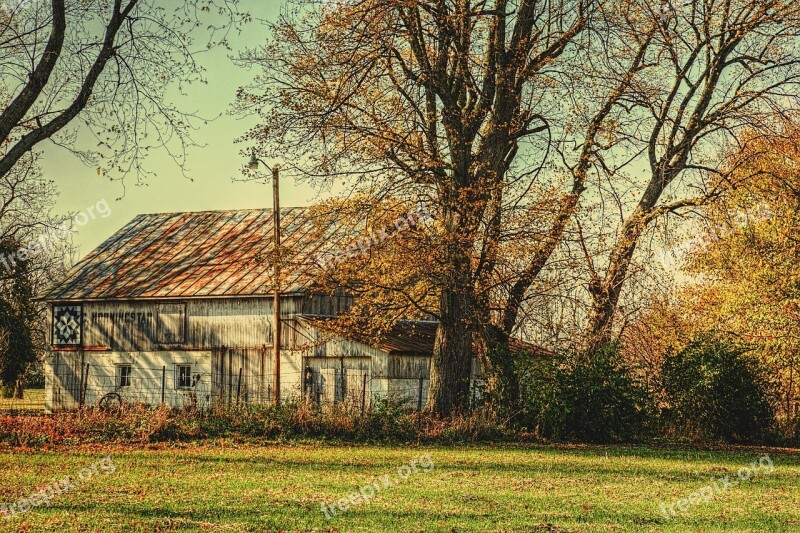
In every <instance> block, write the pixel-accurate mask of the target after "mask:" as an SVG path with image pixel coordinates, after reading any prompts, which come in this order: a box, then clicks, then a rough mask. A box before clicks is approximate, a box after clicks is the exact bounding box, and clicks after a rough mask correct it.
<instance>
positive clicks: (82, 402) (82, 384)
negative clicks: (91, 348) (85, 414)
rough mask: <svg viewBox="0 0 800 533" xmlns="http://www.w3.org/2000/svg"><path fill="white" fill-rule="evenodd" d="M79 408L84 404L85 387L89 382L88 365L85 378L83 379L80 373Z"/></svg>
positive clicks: (87, 364)
mask: <svg viewBox="0 0 800 533" xmlns="http://www.w3.org/2000/svg"><path fill="white" fill-rule="evenodd" d="M81 377H82V379H81V408H83V406H84V405H85V404H86V386H87V384H88V383H87V382H88V381H89V363H86V377H83V371H81Z"/></svg>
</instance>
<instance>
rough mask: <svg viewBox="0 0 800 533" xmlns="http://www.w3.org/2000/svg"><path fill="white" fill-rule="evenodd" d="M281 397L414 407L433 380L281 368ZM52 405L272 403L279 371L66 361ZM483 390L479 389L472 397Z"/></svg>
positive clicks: (56, 376)
mask: <svg viewBox="0 0 800 533" xmlns="http://www.w3.org/2000/svg"><path fill="white" fill-rule="evenodd" d="M280 378H281V400H282V401H287V400H290V399H297V398H300V397H305V398H308V399H310V400H312V401H313V402H314V403H316V404H319V405H321V404H334V405H338V404H346V405H347V406H349V407H353V408H356V409H361V410H362V411H364V410H366V409H369V408H370V407H371V406H372V405H373V404H374V402H376V401H379V400H382V399H387V400H390V401H392V402H397V403H400V404H402V405H403V406H405V407H406V408H407V409H409V410H421V409H422V408H423V407H424V405H425V403H426V402H427V396H428V389H429V379H428V375H426V374H423V373H420V374H419V375H418V376H417V377H416V378H386V377H383V376H372V375H371V374H370V372H369V369H368V368H355V367H346V366H345V365H344V364H343V363H342V364H341V365H339V366H338V367H334V368H312V367H311V366H306V367H305V369H304V370H303V371H288V372H281V376H280ZM48 394H50V395H52V398H51V399H50V400H51V403H50V402H49V403H48V405H49V406H50V407H51V408H52V409H70V408H76V407H91V406H97V405H101V404H103V402H126V403H145V404H149V405H162V404H163V405H168V406H170V407H175V408H186V407H193V408H199V409H207V408H210V407H212V406H220V405H239V404H268V403H272V402H273V401H274V374H272V373H271V372H269V373H267V372H252V371H251V372H248V371H247V369H246V368H245V367H243V366H240V367H239V368H236V369H234V368H231V369H230V371H227V372H224V373H221V372H217V371H215V370H214V369H212V367H211V365H208V364H207V365H190V364H185V365H184V364H180V363H178V364H173V365H161V366H144V365H135V364H131V365H108V364H105V365H97V364H90V363H85V364H84V363H82V364H80V366H76V365H73V366H69V365H62V366H60V367H56V368H54V369H53V374H52V377H51V387H50V389H49V391H48ZM476 394H477V390H476V389H475V387H473V393H472V397H473V399H474V398H475V396H476Z"/></svg>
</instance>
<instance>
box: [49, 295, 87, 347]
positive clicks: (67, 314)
mask: <svg viewBox="0 0 800 533" xmlns="http://www.w3.org/2000/svg"><path fill="white" fill-rule="evenodd" d="M82 315H83V309H82V307H81V306H80V305H56V306H53V344H54V345H55V346H78V345H80V343H81V321H82Z"/></svg>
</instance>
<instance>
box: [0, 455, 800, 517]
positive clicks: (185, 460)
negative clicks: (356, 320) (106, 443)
mask: <svg viewBox="0 0 800 533" xmlns="http://www.w3.org/2000/svg"><path fill="white" fill-rule="evenodd" d="M423 453H429V454H430V457H431V459H432V461H433V463H434V465H435V466H434V468H433V469H432V470H431V471H430V472H428V473H425V472H423V471H422V470H420V471H418V472H417V473H413V474H411V476H410V477H409V478H408V479H406V480H405V481H403V482H401V483H399V484H398V485H397V486H394V487H392V488H389V489H385V490H383V491H382V492H381V493H379V494H378V495H376V496H375V497H374V499H373V500H372V501H371V503H369V504H360V505H357V506H355V507H353V508H351V509H350V510H348V511H347V512H340V514H339V515H338V516H336V517H334V518H332V519H331V520H326V519H325V517H324V515H323V514H322V512H321V510H320V503H322V502H333V501H335V500H338V499H339V498H342V497H344V496H346V495H347V494H349V493H352V492H354V491H355V490H357V489H358V488H359V487H362V486H363V485H365V484H367V483H370V482H372V481H373V480H374V479H375V478H379V477H381V476H383V475H385V474H389V475H390V476H391V478H392V479H396V478H397V468H398V467H399V466H401V465H404V464H408V463H409V462H410V461H411V459H413V458H415V457H417V456H419V455H420V454H423ZM763 453H764V452H763V451H758V450H748V449H741V450H735V451H729V452H711V451H676V450H661V449H658V450H656V449H650V448H638V447H631V448H624V447H623V448H619V447H614V448H602V447H592V448H581V447H575V448H567V447H540V446H537V447H530V446H529V447H514V446H470V447H464V448H460V447H433V448H414V447H389V446H380V447H371V446H364V447H351V446H341V447H333V446H312V445H302V446H301V445H297V446H264V447H254V446H243V447H238V446H237V445H235V444H233V443H230V442H228V443H225V444H222V445H217V446H212V445H206V446H195V445H193V446H182V447H161V448H151V449H132V448H129V447H128V448H99V447H98V448H97V449H92V448H90V447H83V448H79V449H77V450H68V451H48V452H24V451H16V450H15V451H14V452H13V453H12V452H1V453H0V471H2V474H1V476H2V477H0V503H2V502H5V503H11V502H13V501H16V500H18V499H19V498H22V497H25V496H27V495H28V494H30V493H31V492H33V491H34V490H36V489H37V488H38V487H42V486H43V485H44V484H46V483H48V482H50V480H52V479H53V478H54V477H63V476H66V475H77V473H78V471H79V470H80V469H81V468H86V467H90V466H91V465H92V464H93V463H94V462H95V461H97V460H98V459H100V458H102V457H103V456H104V455H106V454H110V456H111V457H112V459H113V462H114V466H115V469H116V471H115V472H114V473H113V474H110V475H103V474H102V471H101V473H100V475H98V476H97V477H95V478H93V479H91V480H89V481H88V482H86V483H85V484H83V485H82V486H81V487H79V488H77V489H76V490H74V491H73V492H70V493H67V494H64V495H61V496H58V497H56V499H55V500H54V501H53V502H51V505H50V507H38V508H35V509H33V510H31V511H30V512H27V513H25V514H22V515H19V516H17V517H16V518H14V519H13V520H4V519H2V518H0V528H9V529H10V530H15V529H20V530H23V529H24V530H30V531H57V530H58V531H60V530H71V531H122V530H126V531H130V530H138V531H155V530H158V531H166V530H205V529H208V530H210V529H212V528H214V529H216V528H221V529H222V530H227V531H279V530H280V531H311V530H316V531H329V530H331V531H753V532H756V531H757V532H764V531H800V527H799V524H798V518H800V516H798V514H800V455H798V454H797V453H791V452H779V451H770V452H769V453H770V457H771V458H772V460H773V462H774V465H775V469H774V472H773V473H772V474H769V475H765V476H763V477H761V478H759V479H755V480H753V481H749V482H746V483H743V484H741V485H740V486H738V487H735V488H731V489H729V490H727V491H726V492H725V493H723V494H721V495H720V496H717V497H716V498H715V499H713V500H712V501H710V502H708V503H700V504H699V505H697V506H695V507H691V508H689V509H688V510H687V511H685V512H683V513H680V514H679V515H678V516H677V517H675V518H672V519H670V520H667V519H666V518H665V517H664V516H663V515H662V514H661V512H660V510H659V503H660V502H662V501H668V502H672V501H674V500H676V499H678V498H680V497H685V496H688V494H689V493H691V492H693V491H695V490H698V489H699V488H701V487H702V486H704V485H707V484H708V482H709V478H711V477H714V478H718V477H720V476H723V475H725V474H726V473H728V474H733V475H735V473H736V472H737V471H738V469H739V468H740V467H742V466H746V465H749V464H750V463H751V462H752V461H754V460H756V459H758V457H759V456H761V455H762V454H763Z"/></svg>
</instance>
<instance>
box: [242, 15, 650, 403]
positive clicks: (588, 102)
mask: <svg viewBox="0 0 800 533" xmlns="http://www.w3.org/2000/svg"><path fill="white" fill-rule="evenodd" d="M297 4H298V9H297V10H294V11H290V12H289V14H288V15H286V16H284V17H283V18H282V19H281V20H279V21H278V22H277V23H275V24H273V25H272V26H271V32H272V35H273V37H272V39H271V40H270V42H269V43H268V44H267V45H266V46H264V47H263V48H259V49H256V50H252V51H251V52H250V53H248V54H246V55H245V56H244V57H243V58H242V61H243V62H244V63H245V64H247V65H249V66H257V67H260V68H263V74H262V75H261V76H260V77H259V78H258V79H257V80H256V83H255V84H254V85H253V86H252V87H250V88H248V89H244V90H242V91H240V94H239V104H240V107H241V110H242V111H243V112H246V113H250V112H253V111H257V112H260V113H261V114H262V117H263V124H262V125H260V126H259V127H257V128H255V129H253V130H252V131H251V133H250V138H251V139H253V140H255V141H256V142H257V144H258V145H259V146H260V150H261V154H262V155H264V156H267V157H276V158H279V159H280V160H282V161H284V162H285V166H284V168H285V169H286V170H289V171H290V172H294V173H295V174H296V175H299V176H302V177H305V178H307V179H310V180H312V181H315V182H316V183H318V184H319V183H337V184H338V181H339V180H340V179H341V178H342V177H345V176H346V178H345V179H346V181H347V185H350V186H352V187H353V188H355V189H356V190H359V191H360V192H362V193H366V194H368V195H373V196H375V197H378V198H380V197H383V196H386V195H391V196H392V197H395V198H400V199H404V200H406V201H408V202H409V203H411V204H414V203H416V202H417V201H422V202H424V203H425V204H426V205H427V206H428V208H429V209H430V210H431V212H432V213H433V216H434V217H435V219H436V225H435V227H434V228H433V229H432V231H431V233H430V234H429V241H428V243H427V244H428V245H429V246H430V249H429V254H428V265H433V266H430V267H428V266H426V265H420V266H421V267H422V268H421V270H422V271H424V273H425V274H427V275H428V276H429V279H428V280H427V281H428V282H429V284H428V286H432V287H434V289H435V291H436V294H437V296H436V304H435V305H434V306H433V309H432V310H431V314H433V315H434V316H435V317H436V318H437V319H438V321H439V328H438V333H437V337H436V343H435V348H434V356H433V365H432V371H431V389H430V395H429V405H428V407H429V408H430V409H432V410H433V411H435V412H437V413H440V414H448V413H450V412H452V411H453V410H454V409H457V408H459V407H463V406H464V405H466V402H467V399H468V395H469V377H470V370H471V368H470V365H471V362H472V359H473V354H474V351H473V350H474V347H476V346H477V347H478V348H479V349H481V346H483V348H482V349H481V352H480V353H481V355H482V356H483V359H484V360H485V362H486V364H487V366H489V367H494V369H496V370H498V372H499V373H501V374H504V375H505V376H511V377H512V378H513V372H512V371H511V369H509V368H508V367H510V366H511V365H510V362H509V361H508V356H507V354H508V351H507V350H504V349H503V345H504V344H507V342H508V338H509V337H510V335H511V334H512V332H513V331H514V330H515V328H516V327H517V325H518V319H519V316H520V307H521V306H522V304H523V302H524V301H525V298H526V294H527V292H528V290H529V289H530V287H531V286H532V284H533V283H534V281H535V280H536V278H537V277H538V276H539V274H540V272H541V270H542V269H543V268H544V265H545V264H546V262H547V260H548V258H549V257H550V255H551V254H552V253H553V251H554V250H555V248H556V247H557V245H558V243H559V242H560V240H561V238H562V235H563V233H564V231H565V228H566V226H567V224H568V222H569V220H570V218H571V217H572V215H573V214H574V212H575V209H576V208H577V205H578V199H579V197H580V195H581V193H582V192H583V190H584V189H585V183H586V180H587V176H588V175H589V173H590V172H592V171H593V165H594V163H595V162H596V157H595V151H596V150H597V146H596V143H597V142H599V141H600V139H599V138H600V137H603V133H604V131H606V129H607V127H606V124H605V123H606V121H607V120H608V119H610V117H611V115H612V113H613V112H615V111H617V108H616V102H617V100H618V98H619V97H620V96H621V95H622V94H624V92H625V90H626V89H627V85H628V84H629V83H630V81H631V80H632V74H633V73H635V72H636V71H637V70H638V68H640V64H639V63H640V62H641V59H642V56H641V54H639V53H638V50H639V49H640V48H641V41H640V39H639V36H636V35H634V36H631V35H626V36H623V35H618V34H615V33H614V32H613V30H611V29H610V28H611V22H610V21H609V20H607V19H606V17H607V16H611V17H614V16H615V15H614V14H613V13H606V12H605V11H604V9H603V3H602V2H599V1H591V0H575V1H568V0H564V1H531V0H522V1H507V0H496V1H491V2H490V1H486V0H484V1H478V2H471V1H466V0H458V1H430V0H408V1H390V0H361V1H354V2H346V3H336V4H328V5H327V7H325V8H322V9H306V8H307V7H309V6H310V7H312V8H313V7H315V6H316V4H315V3H313V2H298V3H297ZM631 37H635V38H633V39H631ZM644 40H645V41H646V40H647V36H644ZM595 41H596V44H595ZM604 42H613V43H614V45H615V46H619V48H618V51H620V52H621V53H620V54H618V55H617V54H606V55H605V56H603V57H600V56H597V57H595V56H593V54H592V51H596V50H597V49H598V48H595V46H599V49H602V43H604ZM630 42H632V43H633V45H632V46H630V45H629V44H628V43H630ZM607 63H614V64H615V66H616V67H617V70H616V71H614V74H615V76H613V77H612V76H604V75H597V72H592V70H595V69H596V70H597V71H604V70H605V66H606V64H607ZM580 65H583V67H581V66H580ZM617 74H618V75H617ZM575 90H581V91H582V94H583V95H586V96H585V98H580V97H578V96H576V95H575V94H574V91H575ZM564 131H569V132H570V133H569V134H562V133H561V132H564ZM575 132H577V133H575ZM567 137H569V139H570V140H571V141H572V142H573V145H574V146H576V147H577V156H575V155H572V154H571V155H570V156H569V157H568V159H569V161H570V166H569V168H568V170H567V171H566V172H564V171H557V172H552V171H550V169H552V167H550V169H548V168H546V163H549V161H548V154H550V151H549V149H550V146H551V143H552V142H553V140H554V139H555V138H558V139H559V140H562V141H563V142H567V139H566V138H567ZM613 144H615V143H614V141H613V140H609V139H607V138H604V139H603V146H604V147H606V148H608V147H609V146H610V145H613ZM392 289H394V290H397V291H398V292H404V293H406V294H408V293H409V291H408V287H407V286H404V285H402V284H401V285H400V286H396V287H392ZM510 388H511V389H514V388H515V387H514V385H513V383H512V384H511V386H510ZM512 395H513V390H512Z"/></svg>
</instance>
